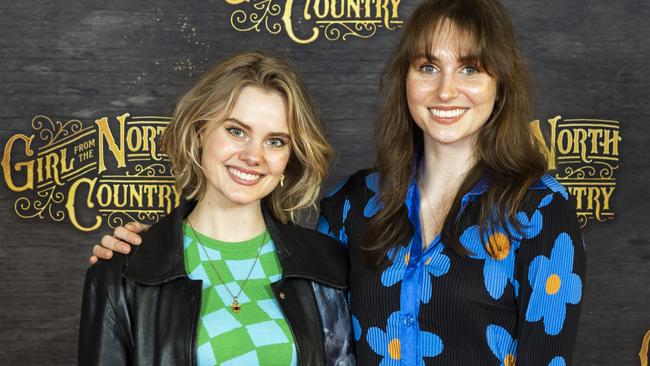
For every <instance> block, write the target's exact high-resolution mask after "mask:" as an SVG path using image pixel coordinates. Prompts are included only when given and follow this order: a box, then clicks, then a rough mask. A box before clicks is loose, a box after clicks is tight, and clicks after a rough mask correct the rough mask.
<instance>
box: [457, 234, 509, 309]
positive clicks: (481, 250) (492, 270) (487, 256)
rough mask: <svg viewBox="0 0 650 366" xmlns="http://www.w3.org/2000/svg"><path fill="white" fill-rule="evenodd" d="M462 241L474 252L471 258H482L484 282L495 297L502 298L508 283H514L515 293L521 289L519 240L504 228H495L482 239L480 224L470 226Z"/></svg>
mask: <svg viewBox="0 0 650 366" xmlns="http://www.w3.org/2000/svg"><path fill="white" fill-rule="evenodd" d="M460 242H461V243H462V244H463V246H464V247H465V248H467V249H468V250H469V251H471V252H472V254H471V255H470V257H471V258H475V259H482V260H484V261H485V263H484V264H483V282H484V284H485V288H486V289H487V291H488V293H489V294H490V296H491V297H492V298H493V299H496V300H498V299H500V298H501V296H502V295H503V292H504V290H505V288H506V285H507V284H508V281H510V283H512V285H513V286H514V288H515V293H518V291H519V283H518V282H517V280H516V279H515V272H514V268H515V251H517V250H518V249H519V244H520V243H519V241H518V240H514V239H513V238H509V237H508V235H507V234H506V233H505V232H504V231H503V230H495V231H494V232H493V233H491V234H490V235H489V237H488V238H485V240H484V242H485V243H486V245H483V243H482V242H481V240H480V237H479V228H478V225H474V226H470V227H469V228H467V229H466V230H465V231H464V232H463V234H462V235H461V236H460Z"/></svg>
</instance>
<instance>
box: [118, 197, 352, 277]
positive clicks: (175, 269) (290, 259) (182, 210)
mask: <svg viewBox="0 0 650 366" xmlns="http://www.w3.org/2000/svg"><path fill="white" fill-rule="evenodd" d="M195 205H196V202H194V201H192V202H190V201H187V200H185V199H182V200H181V203H180V205H179V207H177V208H176V209H174V210H173V211H172V212H171V213H169V215H167V216H165V217H164V218H162V219H161V220H160V221H159V222H158V223H156V224H154V225H153V226H151V228H149V230H148V231H147V232H146V233H144V234H143V235H142V244H141V245H139V246H137V247H135V248H134V250H133V251H132V254H130V255H129V258H128V260H127V264H126V266H125V269H124V272H123V275H124V277H125V278H127V279H129V280H132V281H134V282H138V283H141V284H145V285H159V284H162V283H165V282H168V281H171V280H173V279H176V278H181V277H187V273H186V271H185V262H184V249H183V245H182V243H183V229H182V228H183V220H184V219H185V217H186V216H187V215H188V214H189V213H190V212H191V211H192V210H193V209H194V206H195ZM263 213H264V220H265V222H266V225H267V226H268V229H269V232H270V234H271V238H272V239H273V243H274V244H275V248H276V251H277V255H278V259H279V261H280V265H281V266H282V277H283V278H289V277H297V278H305V279H308V280H312V281H315V282H320V283H323V284H326V285H328V286H330V287H335V288H347V275H348V274H347V271H348V256H347V251H346V249H345V247H344V246H343V245H341V244H340V243H338V242H335V241H334V240H332V239H331V238H330V237H328V236H325V235H323V234H318V233H314V232H313V231H311V230H308V229H305V228H302V227H300V226H297V225H294V224H291V223H288V224H282V223H281V222H279V221H277V220H276V219H275V218H274V217H273V216H272V215H271V213H270V212H269V211H268V210H267V209H263Z"/></svg>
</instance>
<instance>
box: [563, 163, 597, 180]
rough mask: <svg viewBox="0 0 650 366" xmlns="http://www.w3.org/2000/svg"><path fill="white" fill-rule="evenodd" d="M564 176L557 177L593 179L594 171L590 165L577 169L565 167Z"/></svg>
mask: <svg viewBox="0 0 650 366" xmlns="http://www.w3.org/2000/svg"><path fill="white" fill-rule="evenodd" d="M564 174H565V175H564V176H561V177H558V178H561V179H568V178H572V179H583V178H587V177H595V176H596V169H595V168H594V167H592V166H590V165H586V166H582V167H579V168H575V169H574V168H573V167H570V166H567V167H565V168H564Z"/></svg>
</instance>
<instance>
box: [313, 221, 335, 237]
mask: <svg viewBox="0 0 650 366" xmlns="http://www.w3.org/2000/svg"><path fill="white" fill-rule="evenodd" d="M316 231H318V232H319V233H322V234H325V235H327V236H329V237H332V238H334V239H336V235H334V233H333V232H332V229H331V228H330V223H329V222H328V221H327V219H326V218H325V216H324V215H321V217H320V218H319V219H318V224H317V225H316Z"/></svg>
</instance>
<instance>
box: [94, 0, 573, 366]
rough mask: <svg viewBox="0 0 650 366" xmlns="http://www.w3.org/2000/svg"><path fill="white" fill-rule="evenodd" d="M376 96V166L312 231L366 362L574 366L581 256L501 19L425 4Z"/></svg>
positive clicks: (327, 203) (325, 209)
mask: <svg viewBox="0 0 650 366" xmlns="http://www.w3.org/2000/svg"><path fill="white" fill-rule="evenodd" d="M382 89H383V93H384V97H385V101H384V105H383V108H382V110H381V113H380V114H379V115H380V118H379V122H378V127H377V159H376V167H375V168H374V169H371V170H364V171H361V172H358V173H356V174H354V175H352V176H351V177H350V178H349V179H347V180H346V181H345V182H344V183H343V184H341V186H340V188H339V189H338V190H336V191H335V192H334V193H332V194H330V195H329V196H328V197H326V198H325V199H323V201H322V203H321V214H322V218H321V220H320V222H319V230H320V231H322V232H325V233H328V234H329V235H330V236H332V237H334V238H336V239H338V240H339V241H340V242H342V243H343V244H345V245H346V246H347V247H348V257H349V260H350V274H349V291H350V307H351V311H352V314H353V318H352V323H353V328H354V338H355V341H356V348H355V349H356V356H357V361H358V362H359V364H362V365H375V364H381V365H398V364H399V365H422V364H427V365H506V366H512V365H515V363H516V364H517V365H535V366H537V365H544V366H546V365H551V366H559V365H569V364H571V360H572V354H573V349H574V345H575V338H576V333H577V328H578V319H579V315H580V307H581V299H582V289H583V286H584V282H585V251H584V246H583V242H582V237H581V233H580V229H579V225H578V222H577V218H576V214H575V209H574V207H575V206H574V202H573V200H572V199H571V197H570V196H569V194H568V192H567V190H566V189H565V188H564V187H563V186H561V185H560V184H559V183H558V182H557V181H556V180H555V179H553V178H552V177H551V176H550V175H547V174H545V168H546V163H545V161H544V159H543V156H542V155H541V153H540V152H539V150H538V148H537V146H536V145H535V143H534V140H533V139H532V138H531V134H530V130H529V126H528V121H530V120H531V114H532V113H531V111H532V105H533V102H532V86H531V76H530V74H529V71H528V69H527V68H526V62H525V59H524V57H523V55H522V54H521V51H520V50H519V47H518V46H517V42H516V40H515V36H514V31H513V25H512V21H511V19H510V16H509V14H508V12H507V10H506V9H505V7H504V6H503V5H502V4H501V3H500V2H499V1H498V0H428V1H425V2H424V3H422V4H421V5H420V6H419V7H418V8H417V9H416V10H415V11H414V13H413V14H412V15H411V16H410V18H409V19H408V21H407V23H406V25H405V27H404V30H403V33H402V36H401V39H400V42H399V44H398V46H397V48H396V50H395V52H394V54H393V56H392V58H391V60H390V62H389V64H388V65H387V67H386V69H385V72H384V75H383V80H382ZM120 237H121V238H125V236H120ZM102 243H103V244H105V245H106V246H108V247H109V248H115V246H114V244H118V240H117V239H116V240H106V241H103V242H102ZM103 250H104V249H103V248H100V247H96V248H95V249H94V253H95V254H96V255H100V256H103V254H104V253H103Z"/></svg>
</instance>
